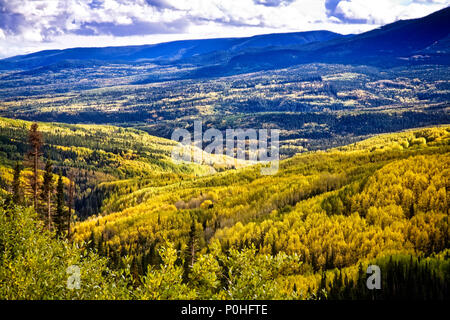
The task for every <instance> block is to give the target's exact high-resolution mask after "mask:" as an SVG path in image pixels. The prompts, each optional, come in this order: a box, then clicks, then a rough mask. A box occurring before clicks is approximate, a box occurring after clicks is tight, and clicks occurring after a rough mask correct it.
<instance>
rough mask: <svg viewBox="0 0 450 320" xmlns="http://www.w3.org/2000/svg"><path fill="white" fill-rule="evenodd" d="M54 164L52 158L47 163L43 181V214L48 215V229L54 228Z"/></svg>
mask: <svg viewBox="0 0 450 320" xmlns="http://www.w3.org/2000/svg"><path fill="white" fill-rule="evenodd" d="M52 171H53V165H52V162H51V161H50V160H47V162H46V164H45V172H44V177H43V181H42V188H41V198H42V200H43V207H44V210H43V211H42V213H43V216H44V217H45V216H46V219H47V227H48V230H50V229H51V228H52V195H53V190H54V182H53V172H52Z"/></svg>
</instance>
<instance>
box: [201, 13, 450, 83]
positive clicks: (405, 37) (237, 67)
mask: <svg viewBox="0 0 450 320" xmlns="http://www.w3.org/2000/svg"><path fill="white" fill-rule="evenodd" d="M449 30H450V7H449V8H445V9H443V10H440V11H437V12H435V13H433V14H430V15H428V16H426V17H423V18H419V19H411V20H400V21H397V22H394V23H391V24H388V25H385V26H383V27H381V28H379V29H375V30H372V31H369V32H365V33H362V34H359V35H355V36H351V37H341V38H337V39H332V40H329V41H325V42H321V43H310V44H305V45H302V46H297V47H295V46H291V47H289V48H286V47H285V48H269V49H260V50H257V51H253V52H246V53H242V54H238V55H235V56H233V57H232V58H231V59H230V60H229V62H228V63H226V64H220V65H215V66H209V67H206V68H204V69H200V70H196V71H194V72H193V74H192V76H193V77H203V76H206V75H208V74H214V75H215V76H218V75H233V74H238V73H246V72H253V71H258V70H264V69H276V68H284V67H289V66H292V65H296V64H303V63H311V62H324V63H342V64H361V65H375V66H382V67H390V66H397V65H401V64H405V63H422V64H423V63H439V64H449V63H450V58H449V55H448V53H447V52H448V45H449V42H448V41H445V39H446V38H447V37H448V34H449ZM433 46H435V48H434V47H433ZM423 50H425V51H426V56H419V57H418V56H417V55H418V54H420V53H422V51H423Z"/></svg>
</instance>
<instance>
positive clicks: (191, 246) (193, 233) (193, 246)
mask: <svg viewBox="0 0 450 320" xmlns="http://www.w3.org/2000/svg"><path fill="white" fill-rule="evenodd" d="M197 244H198V239H197V229H196V225H195V219H194V218H193V219H192V223H191V229H190V231H189V241H188V244H187V252H186V255H185V260H184V277H185V279H186V280H187V279H188V275H189V272H190V269H191V268H192V266H193V265H194V263H195V253H196V252H197Z"/></svg>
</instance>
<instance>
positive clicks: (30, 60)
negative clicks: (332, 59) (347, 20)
mask: <svg viewBox="0 0 450 320" xmlns="http://www.w3.org/2000/svg"><path fill="white" fill-rule="evenodd" d="M339 37H342V36H341V35H340V34H337V33H333V32H330V31H309V32H294V33H281V34H267V35H258V36H253V37H245V38H219V39H203V40H183V41H173V42H167V43H159V44H154V45H142V46H123V47H104V48H71V49H65V50H46V51H40V52H36V53H32V54H28V55H21V56H15V57H11V58H7V59H3V60H1V61H0V69H32V68H38V67H43V66H48V65H53V64H56V63H60V62H62V61H65V60H80V61H92V60H94V61H98V62H103V63H108V62H109V63H112V62H122V63H123V62H126V63H136V62H142V61H155V62H162V61H165V62H169V61H173V60H180V59H188V58H191V57H194V56H197V55H203V54H210V53H211V52H215V51H226V52H230V53H239V52H242V51H244V50H247V49H251V48H271V47H285V46H292V45H297V46H298V45H303V44H307V43H311V42H321V41H328V40H330V39H334V38H339ZM87 63H89V62H87Z"/></svg>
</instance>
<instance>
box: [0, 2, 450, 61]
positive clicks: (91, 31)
mask: <svg viewBox="0 0 450 320" xmlns="http://www.w3.org/2000/svg"><path fill="white" fill-rule="evenodd" d="M448 5H450V0H187V1H181V0H136V1H127V0H28V1H23V0H0V58H2V57H8V56H13V55H17V54H24V53H30V52H35V51H39V50H44V49H62V48H69V47H78V46H110V45H117V46H118V45H136V44H149V43H158V42H166V41H172V40H180V39H200V38H213V37H240V36H250V35H256V34H264V33H273V32H292V31H307V30H330V31H334V32H339V33H343V34H348V33H360V32H364V31H367V30H370V29H374V28H377V27H379V26H380V25H383V24H386V23H390V22H394V21H396V20H399V19H408V18H417V17H421V16H424V15H427V14H429V13H431V12H434V11H437V10H439V9H442V8H444V7H447V6H448Z"/></svg>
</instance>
